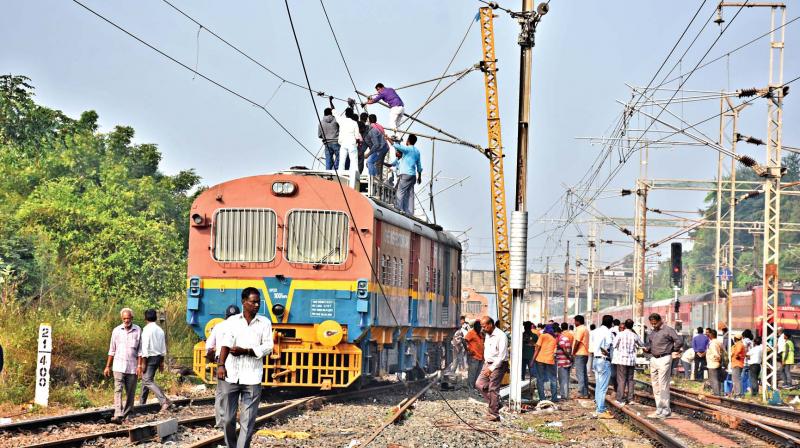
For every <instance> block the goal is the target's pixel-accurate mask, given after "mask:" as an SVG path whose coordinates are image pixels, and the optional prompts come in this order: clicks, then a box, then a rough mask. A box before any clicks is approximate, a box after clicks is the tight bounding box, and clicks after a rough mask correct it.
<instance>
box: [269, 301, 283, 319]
mask: <svg viewBox="0 0 800 448" xmlns="http://www.w3.org/2000/svg"><path fill="white" fill-rule="evenodd" d="M285 312H286V307H284V306H283V305H281V304H280V303H276V304H275V305H272V314H274V315H275V317H283V313H285Z"/></svg>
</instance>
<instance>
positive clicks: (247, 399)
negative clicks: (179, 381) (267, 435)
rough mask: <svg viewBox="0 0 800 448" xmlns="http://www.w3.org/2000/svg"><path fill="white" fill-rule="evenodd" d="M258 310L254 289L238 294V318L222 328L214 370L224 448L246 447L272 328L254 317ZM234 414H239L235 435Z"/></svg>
mask: <svg viewBox="0 0 800 448" xmlns="http://www.w3.org/2000/svg"><path fill="white" fill-rule="evenodd" d="M260 306H261V294H260V293H259V292H258V289H256V288H253V287H248V288H245V289H244V290H242V314H237V315H235V316H231V317H230V319H229V320H227V321H226V324H225V339H224V340H223V341H222V350H220V353H219V367H217V381H218V384H217V387H218V388H220V389H222V390H221V393H222V400H221V402H222V408H223V410H224V415H223V418H222V422H223V429H224V432H225V445H226V446H227V447H228V448H246V447H249V446H250V439H252V437H253V429H254V428H255V423H256V416H257V414H258V402H259V400H260V398H261V382H262V380H263V377H264V357H265V356H267V355H269V354H270V353H272V344H273V343H272V324H271V323H270V321H269V320H267V318H265V317H264V316H259V315H258V309H259V307H260ZM240 400H241V409H239V401H240ZM237 410H239V411H240V412H239V427H240V429H239V432H238V433H237V431H236V411H237Z"/></svg>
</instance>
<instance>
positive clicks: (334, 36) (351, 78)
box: [286, 0, 366, 110]
mask: <svg viewBox="0 0 800 448" xmlns="http://www.w3.org/2000/svg"><path fill="white" fill-rule="evenodd" d="M319 5H320V6H322V12H323V13H325V20H326V21H327V22H328V28H330V29H331V34H332V35H333V41H334V42H335V43H336V48H338V49H339V56H341V57H342V64H344V69H345V70H346V71H347V77H348V78H350V83H351V84H352V85H353V93H355V95H356V96H355V97H354V98H358V87H356V82H355V81H354V80H353V74H352V73H350V67H348V66H347V60H346V59H345V57H344V52H342V46H341V45H339V39H338V38H337V37H336V32H335V31H333V24H332V23H331V18H330V17H328V10H327V9H325V3H323V1H322V0H319ZM286 8H287V10H288V8H289V5H288V4H287V5H286ZM292 31H293V32H294V29H292ZM298 50H299V47H298ZM309 88H310V85H309ZM364 110H366V106H364Z"/></svg>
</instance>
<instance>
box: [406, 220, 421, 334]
mask: <svg viewBox="0 0 800 448" xmlns="http://www.w3.org/2000/svg"><path fill="white" fill-rule="evenodd" d="M419 251H420V236H419V234H416V233H413V232H412V233H411V250H410V253H409V256H408V262H409V269H408V288H407V289H408V322H409V324H411V325H417V306H418V304H419V300H414V299H413V298H412V295H413V294H414V292H415V291H416V292H417V294H419V256H420V253H419ZM418 297H419V295H418Z"/></svg>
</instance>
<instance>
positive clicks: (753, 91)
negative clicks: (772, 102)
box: [739, 87, 758, 98]
mask: <svg viewBox="0 0 800 448" xmlns="http://www.w3.org/2000/svg"><path fill="white" fill-rule="evenodd" d="M756 93H758V89H756V88H755V87H753V88H750V89H741V90H739V98H747V97H750V96H755V95H756Z"/></svg>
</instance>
